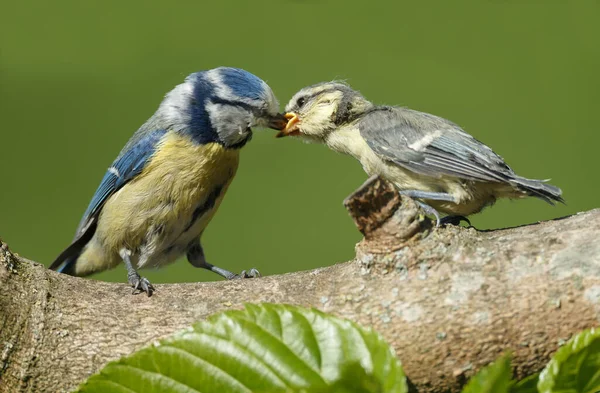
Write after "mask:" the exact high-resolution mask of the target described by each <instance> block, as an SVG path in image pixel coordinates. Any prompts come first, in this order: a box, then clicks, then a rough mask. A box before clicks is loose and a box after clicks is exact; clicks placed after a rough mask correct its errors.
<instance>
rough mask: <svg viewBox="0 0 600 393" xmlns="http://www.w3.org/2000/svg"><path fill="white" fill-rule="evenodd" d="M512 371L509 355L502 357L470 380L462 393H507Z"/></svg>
mask: <svg viewBox="0 0 600 393" xmlns="http://www.w3.org/2000/svg"><path fill="white" fill-rule="evenodd" d="M511 377H512V370H511V367H510V355H504V356H502V357H500V359H498V360H496V361H495V362H494V363H492V364H490V365H489V366H487V367H484V368H483V369H481V370H480V371H479V372H478V373H477V374H476V375H474V376H473V378H471V380H470V381H469V383H467V386H465V387H464V389H463V390H462V391H463V393H508V392H509V391H510V386H511V383H512V382H511Z"/></svg>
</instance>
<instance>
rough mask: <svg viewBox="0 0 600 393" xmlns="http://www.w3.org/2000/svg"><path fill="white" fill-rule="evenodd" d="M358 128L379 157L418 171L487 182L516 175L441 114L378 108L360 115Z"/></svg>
mask: <svg viewBox="0 0 600 393" xmlns="http://www.w3.org/2000/svg"><path fill="white" fill-rule="evenodd" d="M359 129H360V134H361V136H362V137H363V138H364V139H365V141H366V142H367V144H368V145H369V147H370V148H371V149H373V151H374V152H375V153H376V154H377V155H379V156H380V157H381V158H382V159H384V160H387V161H391V162H394V163H395V164H397V165H400V166H402V167H404V168H406V169H409V170H411V171H413V172H416V173H419V174H422V175H426V176H433V177H440V176H444V175H447V176H455V177H459V178H463V179H467V180H475V181H491V182H501V181H507V180H511V179H513V178H514V177H515V174H514V172H513V171H512V169H510V167H509V166H508V165H506V163H505V162H504V160H503V159H502V157H500V156H498V155H497V154H496V153H494V152H493V151H492V149H490V148H489V147H488V146H486V145H484V144H483V143H481V142H479V141H478V140H477V139H475V138H473V137H472V136H470V135H469V134H467V133H466V132H464V131H463V130H462V129H461V128H460V127H459V126H457V125H456V124H454V123H452V122H450V121H448V120H446V119H443V118H441V117H437V116H434V115H430V114H427V113H422V112H418V111H414V110H411V109H406V108H393V107H380V108H378V110H375V111H373V112H371V113H369V114H367V115H366V116H365V117H364V118H363V119H362V120H361V122H360V123H359Z"/></svg>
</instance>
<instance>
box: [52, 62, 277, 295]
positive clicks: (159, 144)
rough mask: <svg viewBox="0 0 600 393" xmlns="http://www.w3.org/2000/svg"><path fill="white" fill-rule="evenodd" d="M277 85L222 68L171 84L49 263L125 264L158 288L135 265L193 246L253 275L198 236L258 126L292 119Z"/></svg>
mask: <svg viewBox="0 0 600 393" xmlns="http://www.w3.org/2000/svg"><path fill="white" fill-rule="evenodd" d="M278 110H279V104H278V102H277V99H276V97H275V95H274V94H273V91H272V90H271V88H270V87H269V86H268V85H267V84H266V83H265V82H264V81H262V80H261V79H259V78H258V77H256V76H255V75H253V74H251V73H249V72H247V71H244V70H241V69H237V68H228V67H219V68H215V69H212V70H207V71H201V72H196V73H193V74H191V75H189V76H188V77H187V78H186V79H185V81H184V82H183V83H182V84H180V85H178V86H176V87H175V88H174V89H173V90H171V91H170V92H169V93H168V94H167V95H166V96H165V98H164V100H163V101H162V103H161V104H160V106H159V108H158V110H157V111H156V112H155V113H154V115H152V117H150V119H148V121H146V123H145V124H144V125H142V126H141V127H140V129H139V130H138V131H137V132H136V133H135V134H134V135H133V136H132V137H131V139H130V140H129V141H128V142H127V144H126V145H125V147H124V148H123V150H121V153H120V154H119V155H118V157H117V158H116V160H115V161H114V162H113V164H112V165H111V167H110V168H108V170H107V172H106V174H105V175H104V178H103V179H102V181H101V183H100V186H99V187H98V190H97V191H96V193H95V194H94V196H93V197H92V200H91V202H90V204H89V206H88V208H87V210H86V212H85V214H84V215H83V218H82V219H81V222H80V224H79V227H78V228H77V232H76V235H75V239H74V240H73V242H72V243H71V245H70V246H69V247H68V248H67V249H66V250H65V251H63V252H62V253H61V254H60V255H59V256H58V258H57V259H56V260H55V261H54V262H53V263H52V265H51V266H50V268H51V269H53V270H57V271H59V272H62V273H66V274H70V275H73V276H87V275H89V274H92V273H96V272H100V271H103V270H106V269H110V268H113V267H115V266H117V265H118V264H119V263H120V262H121V261H123V262H124V263H125V266H126V268H127V276H128V280H129V283H130V284H131V285H132V286H133V287H134V293H135V292H136V291H138V290H139V291H142V292H146V293H147V294H148V296H150V295H151V294H152V292H153V291H154V288H153V287H152V285H151V284H150V282H149V281H148V280H147V279H146V278H144V277H141V276H140V275H139V274H138V273H137V270H136V268H143V267H158V266H163V265H165V264H168V263H171V262H173V261H175V259H177V258H178V257H180V256H181V255H183V254H184V253H185V254H187V259H188V260H189V262H190V263H191V264H192V265H193V266H195V267H199V268H204V269H208V270H211V271H213V272H215V273H217V274H219V275H221V276H223V277H225V278H227V279H232V278H237V277H240V276H241V277H254V276H256V275H258V272H257V271H256V270H255V269H252V270H251V271H250V272H248V273H246V272H245V271H244V272H242V273H241V274H240V275H236V274H234V273H231V272H229V271H227V270H225V269H221V268H219V267H217V266H213V265H211V264H210V263H208V262H207V261H206V259H205V257H204V251H203V249H202V245H201V244H200V237H201V235H202V233H203V231H204V229H205V228H206V226H207V225H208V223H209V221H210V220H211V218H212V217H213V215H214V214H215V212H216V210H217V208H218V207H219V204H220V203H221V201H222V199H223V196H224V195H225V192H226V191H227V187H229V184H230V183H231V181H232V179H233V177H234V175H235V172H236V170H237V167H238V162H239V155H240V149H241V148H242V147H243V146H244V145H245V144H246V143H247V142H248V141H249V140H250V139H251V137H252V130H251V127H255V126H258V127H271V128H275V129H281V128H283V126H284V125H285V122H286V119H285V118H284V117H283V115H281V114H279V113H278Z"/></svg>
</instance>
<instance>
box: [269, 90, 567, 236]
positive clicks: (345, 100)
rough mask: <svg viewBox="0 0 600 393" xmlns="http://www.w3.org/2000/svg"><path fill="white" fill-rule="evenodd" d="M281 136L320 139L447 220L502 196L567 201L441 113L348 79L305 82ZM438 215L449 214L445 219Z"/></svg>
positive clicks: (439, 219)
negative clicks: (375, 95) (372, 94)
mask: <svg viewBox="0 0 600 393" xmlns="http://www.w3.org/2000/svg"><path fill="white" fill-rule="evenodd" d="M285 112H286V113H285V117H286V119H288V122H287V124H286V126H285V127H284V128H283V129H282V130H280V131H279V132H278V133H277V135H276V136H277V137H279V138H281V137H285V136H293V137H298V138H301V139H303V140H304V141H305V142H312V143H322V144H325V145H326V146H327V147H329V148H330V149H331V150H334V151H336V152H338V153H342V154H347V155H350V156H352V157H354V158H355V159H357V160H358V161H359V162H360V163H361V164H362V167H363V169H364V170H365V172H366V173H367V174H368V175H370V176H371V177H376V176H380V177H381V178H383V179H385V180H387V181H389V182H391V183H392V184H394V186H395V187H396V189H397V190H398V192H399V194H400V195H404V196H407V197H409V198H411V199H413V200H415V202H416V203H417V204H418V205H419V206H421V208H422V209H423V211H424V212H425V213H426V214H428V215H431V216H434V217H435V219H436V227H437V226H440V225H442V224H456V225H457V224H459V223H460V221H463V220H464V221H466V222H467V223H469V225H470V221H469V220H468V218H467V216H469V215H471V214H475V213H478V212H480V211H481V210H482V209H483V208H485V207H487V206H491V205H493V204H494V203H495V202H496V200H497V199H498V198H502V197H505V198H513V199H516V198H523V197H526V196H533V197H537V198H539V199H542V200H544V201H546V202H548V203H550V204H552V205H554V204H555V203H556V202H560V203H564V199H563V198H562V191H561V190H560V188H558V187H555V186H552V185H550V184H548V183H547V181H548V180H533V179H527V178H524V177H521V176H519V175H517V174H516V173H515V172H514V171H513V170H512V169H511V168H510V167H509V166H508V165H507V164H506V163H505V162H504V160H503V159H502V157H500V156H499V155H498V154H496V153H494V152H493V151H492V149H491V148H489V147H488V146H486V145H485V144H483V143H482V142H480V141H478V140H477V139H475V138H474V137H473V136H471V135H469V134H468V133H467V132H465V131H464V130H463V129H462V128H461V127H459V126H458V125H457V124H455V123H453V122H451V121H450V120H446V119H444V118H441V117H438V116H435V115H432V114H429V113H425V112H419V111H416V110H413V109H409V108H405V107H398V106H385V105H375V104H373V103H371V102H370V101H368V100H367V99H366V98H365V97H364V96H363V95H362V94H361V93H359V92H358V91H356V90H354V89H352V88H351V87H350V86H349V85H348V84H346V83H345V82H337V81H333V82H322V83H318V84H315V85H312V86H308V87H305V88H303V89H301V90H300V91H298V92H297V93H296V94H294V96H293V97H292V98H291V99H290V101H289V103H288V104H287V105H286V107H285ZM440 213H444V214H446V216H445V217H443V218H442V217H441V214H440Z"/></svg>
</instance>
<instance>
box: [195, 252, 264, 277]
mask: <svg viewBox="0 0 600 393" xmlns="http://www.w3.org/2000/svg"><path fill="white" fill-rule="evenodd" d="M187 258H188V261H189V262H190V263H191V264H192V266H194V267H199V268H202V269H206V270H210V271H211V272H213V273H217V274H218V275H219V276H221V277H223V278H225V279H227V280H234V279H237V278H256V277H260V273H259V272H258V270H256V269H254V268H252V269H250V270H248V271H246V270H242V272H241V273H240V274H235V273H232V272H230V271H229V270H225V269H222V268H220V267H218V266H215V265H212V264H210V263H208V262H207V261H206V258H205V257H204V250H203V249H202V245H201V244H200V243H194V244H193V245H192V246H191V247H190V248H189V249H188V252H187Z"/></svg>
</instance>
